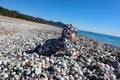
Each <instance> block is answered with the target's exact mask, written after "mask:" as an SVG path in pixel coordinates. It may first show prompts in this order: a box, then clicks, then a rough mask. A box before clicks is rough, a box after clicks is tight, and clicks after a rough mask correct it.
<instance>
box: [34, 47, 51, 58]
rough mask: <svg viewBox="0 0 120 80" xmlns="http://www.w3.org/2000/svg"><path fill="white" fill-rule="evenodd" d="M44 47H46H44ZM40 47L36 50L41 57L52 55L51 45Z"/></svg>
mask: <svg viewBox="0 0 120 80" xmlns="http://www.w3.org/2000/svg"><path fill="white" fill-rule="evenodd" d="M43 46H44V47H43ZM43 46H42V45H38V46H37V47H36V48H35V50H34V51H35V52H36V53H37V54H39V55H46V56H50V55H51V50H50V47H49V45H46V46H45V45H43Z"/></svg>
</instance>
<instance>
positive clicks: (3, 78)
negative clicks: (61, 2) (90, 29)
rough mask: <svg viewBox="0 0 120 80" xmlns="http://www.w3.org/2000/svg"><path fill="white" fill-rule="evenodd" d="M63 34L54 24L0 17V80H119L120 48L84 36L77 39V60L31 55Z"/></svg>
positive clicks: (58, 56)
mask: <svg viewBox="0 0 120 80" xmlns="http://www.w3.org/2000/svg"><path fill="white" fill-rule="evenodd" d="M61 32H62V29H61V28H58V27H54V26H51V25H45V24H40V23H35V22H31V21H26V20H20V19H15V18H9V17H3V16H0V80H120V48H118V47H115V46H112V45H109V44H104V43H101V42H98V41H95V40H93V39H90V38H87V37H85V36H81V35H77V36H76V39H75V44H76V46H77V47H78V50H79V51H80V56H79V57H78V58H74V57H72V56H71V57H69V56H66V55H64V53H63V52H57V53H55V54H53V55H52V56H42V55H38V54H37V53H35V52H32V53H29V52H28V51H30V50H33V49H34V48H35V47H36V46H37V45H39V44H43V43H44V42H45V41H46V40H48V39H51V38H59V37H60V36H61ZM118 44H119V43H118Z"/></svg>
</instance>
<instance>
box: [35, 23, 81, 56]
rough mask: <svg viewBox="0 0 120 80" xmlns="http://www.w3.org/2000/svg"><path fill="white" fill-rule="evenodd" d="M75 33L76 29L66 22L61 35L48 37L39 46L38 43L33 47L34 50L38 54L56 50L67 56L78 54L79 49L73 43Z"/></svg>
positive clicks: (49, 53)
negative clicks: (56, 37)
mask: <svg viewBox="0 0 120 80" xmlns="http://www.w3.org/2000/svg"><path fill="white" fill-rule="evenodd" d="M76 33H77V29H76V28H75V27H74V26H72V25H71V24H67V25H65V26H64V28H63V31H62V36H61V37H60V38H58V39H55V38H53V39H49V40H47V41H45V43H44V44H43V45H42V46H41V45H38V46H37V47H36V48H35V50H34V51H35V52H36V53H38V54H39V55H47V56H50V55H51V54H54V53H56V52H57V51H60V50H61V51H64V52H65V54H66V55H68V56H75V57H77V56H79V51H78V50H77V48H76V47H75V45H74V44H73V42H74V39H75V36H76Z"/></svg>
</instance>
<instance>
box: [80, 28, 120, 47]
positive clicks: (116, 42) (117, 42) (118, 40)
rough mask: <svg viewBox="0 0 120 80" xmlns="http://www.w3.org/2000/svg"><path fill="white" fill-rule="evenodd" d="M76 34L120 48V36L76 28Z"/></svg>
mask: <svg viewBox="0 0 120 80" xmlns="http://www.w3.org/2000/svg"><path fill="white" fill-rule="evenodd" d="M78 34H79V35H83V36H86V37H89V38H91V39H94V40H97V41H100V42H103V43H107V44H110V45H113V46H116V47H119V48H120V37H116V36H110V35H105V34H99V33H94V32H88V31H82V30H78Z"/></svg>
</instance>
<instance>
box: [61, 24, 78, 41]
mask: <svg viewBox="0 0 120 80" xmlns="http://www.w3.org/2000/svg"><path fill="white" fill-rule="evenodd" d="M76 33H77V29H76V27H74V26H73V25H72V24H67V25H65V26H64V28H63V31H62V36H63V37H66V38H68V39H70V40H71V41H73V40H74V39H75V36H76Z"/></svg>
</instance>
